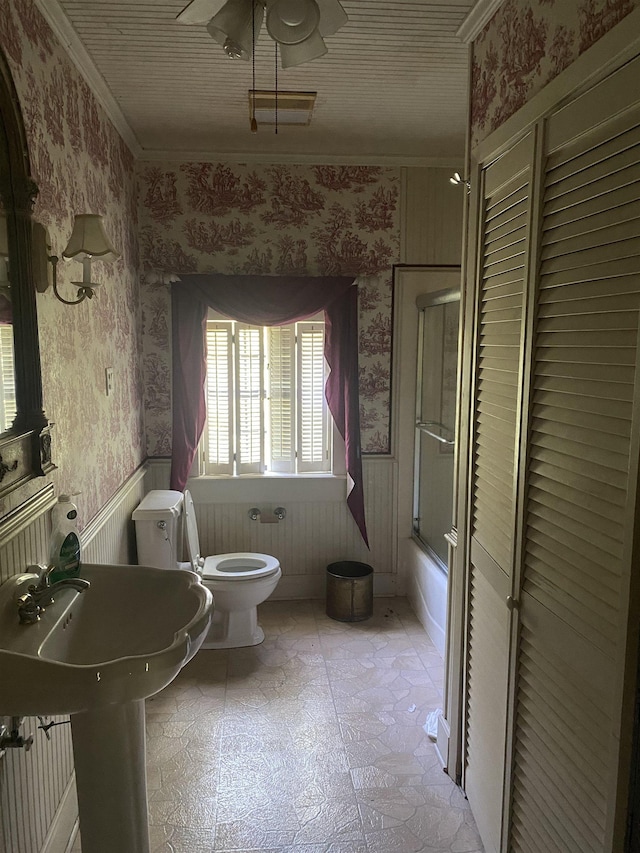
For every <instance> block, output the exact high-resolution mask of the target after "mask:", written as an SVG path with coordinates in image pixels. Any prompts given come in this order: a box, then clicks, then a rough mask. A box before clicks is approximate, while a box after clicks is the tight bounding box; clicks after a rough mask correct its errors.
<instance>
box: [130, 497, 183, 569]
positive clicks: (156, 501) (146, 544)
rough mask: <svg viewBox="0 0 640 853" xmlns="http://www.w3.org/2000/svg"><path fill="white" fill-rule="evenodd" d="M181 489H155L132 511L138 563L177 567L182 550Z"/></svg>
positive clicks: (168, 567)
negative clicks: (178, 490)
mask: <svg viewBox="0 0 640 853" xmlns="http://www.w3.org/2000/svg"><path fill="white" fill-rule="evenodd" d="M182 502H183V495H182V492H174V491H170V490H168V489H166V490H165V489H155V490H154V491H151V492H149V493H148V494H146V495H145V496H144V498H143V499H142V500H141V501H140V503H139V504H138V506H137V507H136V509H134V511H133V515H132V516H131V517H132V518H133V521H134V522H135V526H136V544H137V547H138V565H140V566H155V567H156V568H159V569H175V568H177V567H178V559H179V555H181V553H182Z"/></svg>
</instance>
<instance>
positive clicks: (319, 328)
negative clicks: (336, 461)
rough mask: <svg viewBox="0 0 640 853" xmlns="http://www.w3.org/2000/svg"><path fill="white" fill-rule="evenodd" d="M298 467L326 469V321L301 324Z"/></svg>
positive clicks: (306, 470) (299, 333)
mask: <svg viewBox="0 0 640 853" xmlns="http://www.w3.org/2000/svg"><path fill="white" fill-rule="evenodd" d="M297 329H298V364H297V370H298V470H299V471H300V472H309V471H326V470H327V465H328V460H327V458H326V457H327V448H328V439H327V434H328V428H329V424H328V415H327V406H326V403H325V396H324V386H325V378H326V377H325V364H324V324H323V323H310V322H306V323H298V324H297Z"/></svg>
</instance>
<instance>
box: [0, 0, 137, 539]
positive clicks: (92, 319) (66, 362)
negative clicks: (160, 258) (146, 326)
mask: <svg viewBox="0 0 640 853" xmlns="http://www.w3.org/2000/svg"><path fill="white" fill-rule="evenodd" d="M0 47H1V48H2V50H3V52H4V53H5V56H6V57H7V60H8V62H9V65H10V68H11V71H12V75H13V78H14V83H15V86H16V89H17V92H18V97H19V99H20V105H21V109H22V115H23V119H24V124H25V129H26V133H27V138H28V144H29V154H30V159H31V171H32V174H33V177H34V179H35V181H36V183H37V185H38V187H39V195H38V198H37V201H36V205H35V219H37V220H38V221H40V222H42V223H43V224H44V225H46V226H47V228H48V230H49V235H50V237H51V242H52V250H53V253H54V254H56V255H58V256H59V255H61V253H62V250H63V249H64V248H65V246H66V243H67V240H68V239H69V236H70V234H71V229H72V223H73V214H75V213H100V214H103V215H104V217H105V227H106V231H107V233H108V235H109V236H110V238H111V240H112V242H113V244H114V246H115V247H116V248H117V249H118V251H119V252H120V254H121V257H120V260H118V261H117V262H115V263H111V264H109V265H106V264H101V263H96V264H95V265H94V267H93V272H94V275H93V280H94V281H98V282H101V283H103V285H104V286H103V287H100V288H99V290H98V292H97V294H96V296H95V298H94V299H92V300H86V301H85V302H83V303H82V304H81V305H76V306H67V305H63V304H62V303H60V302H58V301H57V300H56V299H55V298H54V295H53V292H52V290H51V288H49V290H47V291H46V292H45V293H42V294H38V296H37V309H38V326H39V335H40V351H41V359H42V375H43V386H44V406H45V411H46V413H47V416H48V417H49V420H51V421H53V422H54V423H55V427H54V429H53V456H54V461H55V463H56V465H57V466H58V470H57V471H56V472H55V473H54V474H53V475H52V476H53V479H54V482H55V485H56V489H57V491H58V492H66V491H70V492H80V493H81V494H80V495H79V496H78V499H77V502H78V509H79V521H80V525H81V526H84V525H86V523H87V522H88V521H89V520H90V519H91V518H92V517H93V516H94V515H95V513H96V512H97V511H98V510H99V509H100V508H101V507H102V506H103V505H104V503H105V502H106V501H107V500H108V499H109V498H110V497H111V495H113V493H114V492H115V491H116V490H117V488H118V487H119V486H120V485H121V484H122V483H123V482H124V480H126V478H127V477H128V476H129V475H130V474H131V473H132V472H133V471H134V470H135V469H136V468H137V467H138V466H139V465H140V463H141V462H142V460H143V459H144V455H145V454H144V440H143V436H144V431H143V410H142V400H141V397H142V391H141V388H142V384H141V383H142V377H141V372H140V362H141V354H140V352H139V349H140V345H139V341H140V309H139V300H138V285H137V270H138V255H137V244H136V237H135V234H136V220H137V207H136V196H135V180H134V172H133V157H132V155H131V154H130V152H129V150H128V149H127V147H126V146H125V144H124V143H123V142H122V140H121V138H120V137H119V135H118V134H117V133H116V131H115V130H114V128H113V127H112V126H111V124H110V123H109V121H108V119H107V118H106V116H105V115H104V113H103V111H102V109H101V108H100V106H99V105H98V103H97V101H96V100H95V98H94V96H93V94H92V93H91V91H90V89H89V87H88V85H87V84H86V82H85V81H84V79H83V78H82V77H81V76H80V74H79V73H78V72H77V71H76V69H75V66H73V65H72V64H71V62H70V60H69V59H68V57H67V55H66V53H65V52H64V50H63V49H62V47H61V46H60V45H59V44H58V42H57V41H56V39H55V37H54V36H53V33H52V31H51V30H50V28H49V26H48V24H47V23H46V21H45V20H44V18H43V17H42V15H41V14H40V12H39V11H38V9H37V7H36V5H35V3H34V2H33V0H11V2H3V3H1V4H0ZM80 275H81V267H80V265H79V264H77V263H74V262H73V261H61V262H60V264H59V266H58V279H59V281H60V289H61V291H62V293H63V295H65V297H66V298H68V299H70V298H74V297H75V294H76V290H75V288H74V287H72V285H71V284H70V282H71V281H72V280H78V279H79V277H80ZM107 367H112V368H113V370H114V376H115V388H114V393H113V395H112V396H110V397H107V396H106V393H105V368H107ZM1 509H2V507H0V510H1Z"/></svg>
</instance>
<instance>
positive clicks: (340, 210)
mask: <svg viewBox="0 0 640 853" xmlns="http://www.w3.org/2000/svg"><path fill="white" fill-rule="evenodd" d="M138 183H139V199H140V215H139V219H140V254H141V267H142V270H143V282H142V306H143V308H142V311H143V339H144V385H145V410H146V419H147V451H148V454H149V455H150V456H168V455H170V452H171V394H170V385H171V379H170V377H171V357H170V329H171V319H170V299H169V294H170V285H169V284H167V283H162V279H161V276H159V275H158V273H163V274H165V281H166V276H167V274H178V275H179V274H180V273H181V272H182V273H187V272H190V273H198V272H200V273H202V272H216V273H222V274H228V275H242V274H245V275H246V274H262V275H308V276H319V275H354V276H359V277H360V283H359V288H358V290H359V300H360V318H359V328H360V349H359V366H360V405H361V429H362V447H363V451H364V452H365V453H383V454H385V453H389V418H390V415H389V411H390V376H391V330H392V326H391V282H392V265H393V264H394V263H397V262H398V260H399V252H400V204H399V202H400V198H399V197H400V169H391V168H381V167H360V166H297V165H287V166H283V165H251V166H247V165H236V164H233V165H231V164H226V163H167V164H153V165H152V164H149V163H140V164H139V169H138ZM177 286H179V285H177Z"/></svg>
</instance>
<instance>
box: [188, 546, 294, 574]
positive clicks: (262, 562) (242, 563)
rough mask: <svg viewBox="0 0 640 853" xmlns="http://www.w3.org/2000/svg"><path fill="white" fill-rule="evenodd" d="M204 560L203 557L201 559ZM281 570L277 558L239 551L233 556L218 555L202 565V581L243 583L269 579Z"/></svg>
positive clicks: (206, 560) (208, 558)
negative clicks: (244, 581)
mask: <svg viewBox="0 0 640 853" xmlns="http://www.w3.org/2000/svg"><path fill="white" fill-rule="evenodd" d="M200 559H201V560H202V557H201V558H200ZM279 568H280V563H279V562H278V561H277V560H276V558H275V557H270V556H269V555H268V554H255V553H248V552H245V551H237V552H235V553H232V554H216V555H215V556H212V557H207V558H206V559H205V560H204V562H203V563H201V569H200V572H201V574H202V579H203V580H205V581H207V580H224V581H229V580H232V581H243V580H257V579H258V578H268V577H271V575H274V574H275V573H276V572H277V571H278V569H279Z"/></svg>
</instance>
